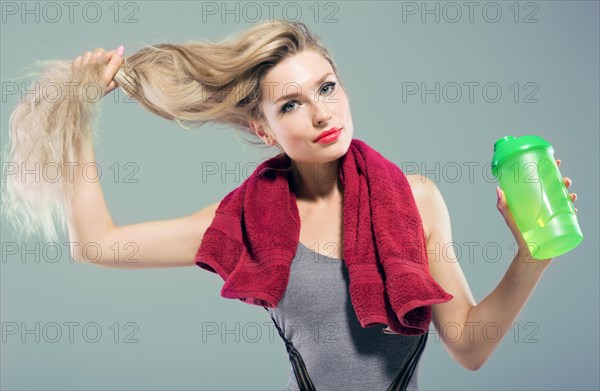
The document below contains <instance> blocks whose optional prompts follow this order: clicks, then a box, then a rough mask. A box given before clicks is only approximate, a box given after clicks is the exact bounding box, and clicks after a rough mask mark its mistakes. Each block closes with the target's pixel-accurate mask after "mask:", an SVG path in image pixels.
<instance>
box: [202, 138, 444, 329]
mask: <svg viewBox="0 0 600 391" xmlns="http://www.w3.org/2000/svg"><path fill="white" fill-rule="evenodd" d="M289 164H290V160H289V157H288V156H285V155H284V156H276V157H273V158H270V159H269V160H266V161H264V162H263V163H261V164H260V165H259V166H258V167H257V168H256V169H255V171H254V172H253V173H252V174H251V175H250V177H249V178H248V179H246V180H245V181H244V182H243V183H242V184H241V185H240V186H239V187H237V188H236V189H234V190H233V191H231V192H230V193H229V194H227V196H225V198H223V200H221V203H220V204H219V207H218V208H217V210H216V214H215V217H214V220H213V222H212V224H211V225H210V227H209V228H208V229H207V231H206V233H205V234H204V238H203V239H202V243H201V245H200V248H199V250H198V252H197V253H196V257H195V261H196V264H197V265H198V266H200V267H201V268H203V269H206V270H208V271H211V272H213V273H218V274H219V275H220V276H221V277H222V278H223V280H224V281H225V283H224V284H223V287H222V289H221V296H222V297H224V298H228V299H239V300H241V301H243V302H245V303H248V304H254V305H260V306H265V307H269V308H275V307H277V304H278V303H279V300H280V299H281V297H282V296H283V294H284V292H285V289H286V287H287V284H288V280H289V276H290V265H291V262H292V259H293V258H294V256H295V254H296V250H297V246H298V241H299V238H300V215H299V212H298V206H297V204H296V196H295V194H294V192H293V191H292V190H291V188H290V185H289V184H290V180H289V179H290V177H289V176H288V175H291V174H288V173H285V172H283V171H275V170H269V168H271V167H272V168H286V167H289ZM261 173H262V175H260V174H261ZM339 174H340V178H341V180H342V183H343V185H344V200H343V229H344V232H343V240H344V243H343V260H344V262H345V265H346V267H347V269H348V273H349V276H350V277H349V278H350V287H349V291H350V298H351V300H352V305H353V307H354V311H355V313H356V316H357V318H358V320H359V322H360V325H361V327H363V328H366V327H373V326H377V325H378V324H384V325H387V326H388V327H389V328H390V329H391V330H392V331H393V332H395V333H398V334H403V335H420V334H424V333H427V332H428V330H429V323H430V322H431V304H437V303H444V302H447V301H450V300H451V299H452V298H453V297H454V296H453V295H451V294H449V293H447V292H446V291H444V289H443V288H442V287H441V286H440V285H438V284H437V282H436V281H435V280H434V279H433V277H431V275H430V274H429V265H428V260H427V249H426V240H425V235H424V231H423V225H422V222H421V217H420V215H419V212H418V209H417V205H416V203H415V200H414V197H413V194H412V190H411V188H410V184H409V183H408V181H407V179H406V176H405V175H404V173H403V172H402V171H401V170H400V168H399V167H398V166H396V165H395V164H394V163H392V162H391V161H389V160H387V159H386V158H385V157H383V156H382V155H381V154H379V153H378V152H377V151H375V150H374V149H373V148H371V147H370V146H368V145H367V144H366V143H365V142H364V141H361V140H358V139H353V140H352V142H351V144H350V148H349V149H348V152H347V153H346V154H345V155H343V156H342V157H341V158H340V165H339Z"/></svg>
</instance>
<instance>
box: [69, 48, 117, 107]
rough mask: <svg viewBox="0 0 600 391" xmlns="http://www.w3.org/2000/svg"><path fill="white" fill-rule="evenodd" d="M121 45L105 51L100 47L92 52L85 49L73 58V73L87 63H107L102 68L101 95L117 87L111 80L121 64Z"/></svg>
mask: <svg viewBox="0 0 600 391" xmlns="http://www.w3.org/2000/svg"><path fill="white" fill-rule="evenodd" d="M124 50H125V49H124V47H123V45H121V46H119V47H118V48H117V49H116V50H111V51H109V52H107V51H105V50H104V49H102V48H97V49H95V50H94V52H93V53H92V52H90V51H86V52H84V53H83V55H81V56H79V57H77V58H75V60H73V64H72V66H71V68H72V70H73V74H77V72H79V71H80V69H81V68H82V67H84V66H86V65H87V64H89V63H93V62H102V63H104V64H107V66H106V69H105V70H104V77H103V79H102V81H103V83H104V85H103V87H104V92H103V95H102V96H105V95H106V94H108V93H109V92H111V91H112V90H114V89H115V88H117V83H116V82H115V81H114V80H113V77H115V75H116V73H117V71H118V70H119V68H121V65H122V64H123V52H124Z"/></svg>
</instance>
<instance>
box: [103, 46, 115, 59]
mask: <svg viewBox="0 0 600 391" xmlns="http://www.w3.org/2000/svg"><path fill="white" fill-rule="evenodd" d="M115 52H116V50H115V49H113V50H109V51H108V52H105V53H104V58H105V59H106V61H107V62H108V61H109V60H110V58H111V57H112V55H113V54H114V53H115Z"/></svg>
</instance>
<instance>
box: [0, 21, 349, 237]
mask: <svg viewBox="0 0 600 391" xmlns="http://www.w3.org/2000/svg"><path fill="white" fill-rule="evenodd" d="M304 50H313V51H315V52H317V53H319V54H320V55H322V56H323V57H324V58H325V59H326V60H327V61H328V62H329V64H330V65H331V67H332V69H333V71H334V72H335V74H336V75H337V76H338V79H339V74H338V70H337V66H336V64H335V62H334V61H333V58H332V56H331V55H330V53H329V51H328V50H327V48H325V47H324V46H323V45H322V44H321V43H320V42H319V39H318V37H316V36H314V35H313V34H312V33H311V32H310V31H309V30H308V28H307V27H306V25H305V24H304V23H302V22H287V21H283V20H275V21H269V22H262V23H260V24H258V25H255V26H253V27H251V28H249V29H247V30H246V31H243V32H238V33H235V34H232V35H231V36H229V37H227V38H226V39H224V40H222V41H220V42H217V43H213V42H210V41H191V42H189V41H188V42H186V43H179V44H176V43H160V44H155V45H151V46H148V47H144V48H143V49H141V50H139V51H137V52H135V53H133V54H132V55H130V56H127V57H124V62H123V65H122V66H121V68H120V69H119V70H118V72H117V73H116V75H115V76H114V80H115V81H116V82H117V83H118V85H119V88H121V89H122V90H123V91H124V92H125V93H126V94H127V95H128V96H129V97H131V98H133V99H135V100H137V101H138V102H139V103H140V104H141V105H142V106H143V107H145V108H146V109H148V110H149V111H151V112H152V113H154V114H157V115H159V116H161V117H163V118H166V119H169V120H174V121H176V122H177V123H178V124H179V125H180V126H181V127H183V128H184V129H190V128H196V127H200V126H202V125H204V124H205V123H207V122H214V123H219V124H224V125H228V126H231V127H233V128H234V129H235V130H237V131H240V132H241V133H242V134H243V135H250V136H253V137H254V139H256V138H258V137H257V136H256V135H255V134H254V132H253V131H252V130H251V128H250V127H249V124H248V121H249V120H265V116H264V113H263V112H262V110H261V106H260V105H261V101H262V98H263V90H262V88H261V81H262V79H263V78H264V76H265V74H266V73H267V72H268V71H269V70H270V69H271V68H273V67H274V66H275V65H277V64H278V63H280V62H281V61H282V60H284V59H285V58H287V57H289V56H291V55H294V54H297V53H299V52H302V51H304ZM38 65H41V66H42V68H43V70H42V72H40V73H37V74H36V75H37V76H39V77H38V79H37V80H36V82H35V83H34V87H33V88H30V90H32V89H34V90H35V93H30V94H27V96H26V98H25V99H24V100H21V102H19V103H18V104H17V106H16V108H15V109H14V111H13V112H12V114H11V116H10V119H9V143H8V144H7V146H6V148H5V150H4V151H3V154H4V158H3V161H4V162H6V164H5V168H8V167H12V169H18V170H19V171H18V172H19V173H20V172H21V170H23V169H26V170H31V168H32V167H36V168H37V167H42V168H44V169H43V170H42V171H45V168H46V167H48V166H51V165H54V166H56V167H58V170H62V171H59V173H61V172H62V174H63V175H60V178H61V179H60V180H58V181H54V182H52V181H48V180H45V179H44V178H41V179H40V180H33V181H24V180H22V178H19V177H20V175H19V176H17V175H5V174H4V173H3V177H4V176H6V180H3V181H2V182H3V183H2V185H3V186H2V200H3V202H2V211H1V212H2V214H3V215H4V216H5V217H7V220H8V221H10V222H11V223H12V225H13V227H14V228H15V230H16V231H17V234H18V235H19V236H22V235H31V234H35V233H38V232H39V233H41V234H42V235H43V236H44V237H45V238H46V239H47V240H50V241H53V240H56V239H57V232H56V228H55V225H54V221H55V217H56V218H57V219H58V221H59V224H60V225H61V226H62V227H64V226H65V224H66V218H67V217H68V216H70V215H71V208H70V205H71V202H70V201H71V199H72V197H73V195H74V194H73V192H74V189H73V187H74V186H73V184H72V183H70V181H66V180H64V179H65V178H68V176H65V175H64V174H65V172H66V171H65V169H64V167H65V163H67V162H77V160H78V158H79V156H80V153H81V151H82V150H83V149H86V148H88V147H90V146H91V145H93V141H94V137H95V134H94V128H95V126H94V124H95V122H97V114H98V111H99V110H97V109H96V107H97V106H94V103H95V102H97V101H98V100H99V99H100V98H101V97H102V95H101V91H102V89H101V88H100V86H102V74H103V71H104V67H105V65H103V64H99V63H90V64H89V66H86V67H84V68H82V69H81V70H80V72H78V73H77V74H73V72H72V69H71V62H70V61H60V60H49V61H43V62H39V63H38ZM340 84H342V81H341V80H340ZM342 85H343V84H342ZM49 91H50V95H48V92H49ZM52 92H54V93H53V94H52ZM90 94H91V96H90ZM247 141H249V140H247ZM250 142H251V141H250ZM251 143H252V142H251ZM253 144H257V145H259V144H263V143H262V142H257V143H253ZM281 155H283V156H284V157H287V156H286V155H285V153H282V154H280V156H281ZM13 172H14V170H13Z"/></svg>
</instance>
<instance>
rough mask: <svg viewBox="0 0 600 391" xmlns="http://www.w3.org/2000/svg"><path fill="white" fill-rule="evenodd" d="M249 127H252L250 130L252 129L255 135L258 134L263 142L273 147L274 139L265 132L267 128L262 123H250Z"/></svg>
mask: <svg viewBox="0 0 600 391" xmlns="http://www.w3.org/2000/svg"><path fill="white" fill-rule="evenodd" d="M248 126H249V127H250V129H252V131H253V132H254V134H256V135H257V136H258V137H260V138H261V140H263V141H264V142H265V144H267V145H268V146H271V145H273V137H271V135H269V134H268V133H267V132H265V127H264V125H263V124H262V123H261V122H259V121H248Z"/></svg>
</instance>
